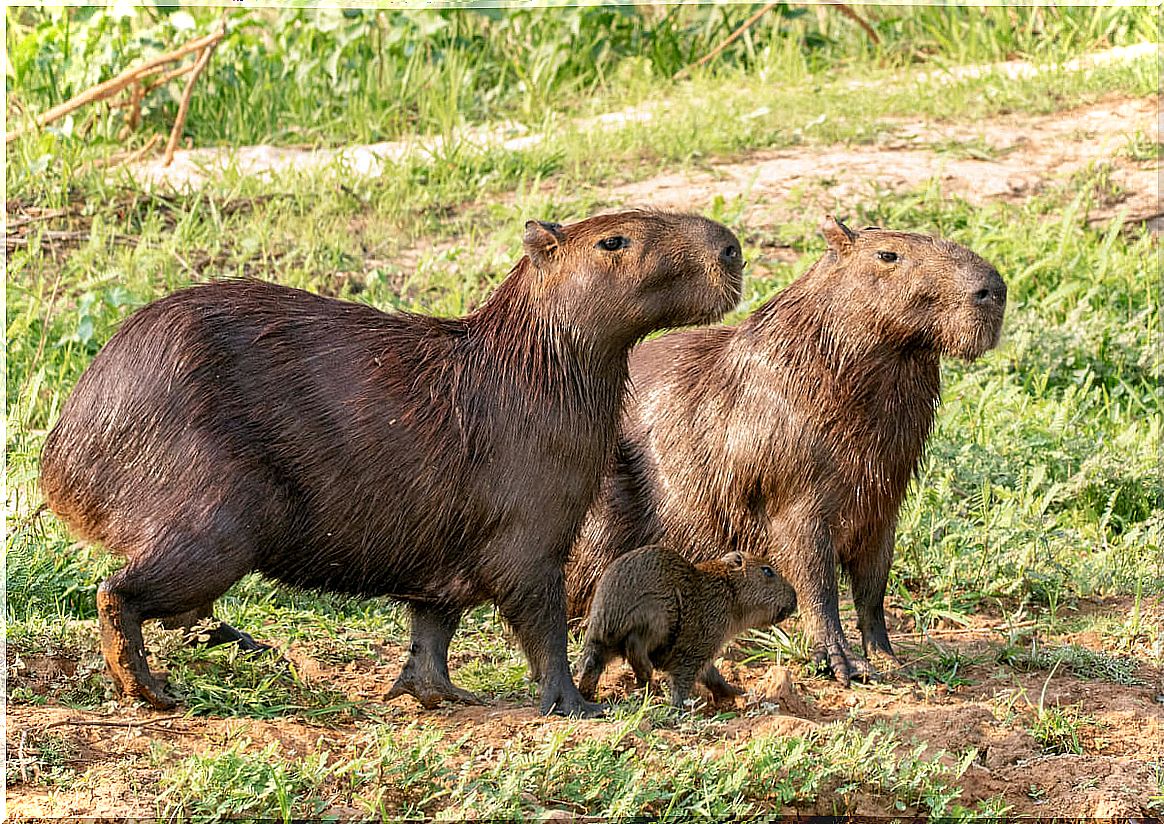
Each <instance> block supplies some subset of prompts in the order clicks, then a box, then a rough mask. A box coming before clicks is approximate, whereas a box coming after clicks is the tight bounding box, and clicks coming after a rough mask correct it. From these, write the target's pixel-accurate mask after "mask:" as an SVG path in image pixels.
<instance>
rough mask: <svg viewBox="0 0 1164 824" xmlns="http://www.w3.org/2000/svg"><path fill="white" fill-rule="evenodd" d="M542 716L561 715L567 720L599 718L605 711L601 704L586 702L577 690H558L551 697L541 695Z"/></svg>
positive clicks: (547, 694)
mask: <svg viewBox="0 0 1164 824" xmlns="http://www.w3.org/2000/svg"><path fill="white" fill-rule="evenodd" d="M541 711H542V715H563V716H566V717H568V718H601V717H602V716H603V715H605V714H606V709H605V708H604V707H603V706H602V705H601V704H596V703H594V702H593V701H587V700H586V699H585V698H583V697H582V694H581V693H580V692H578V691H577V690H560V691H555V694H553V695H551V694H549V693H548V692H547V693H543V695H542V700H541Z"/></svg>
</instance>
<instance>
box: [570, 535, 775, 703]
mask: <svg viewBox="0 0 1164 824" xmlns="http://www.w3.org/2000/svg"><path fill="white" fill-rule="evenodd" d="M794 609H796V593H795V592H794V591H793V589H792V587H791V586H789V584H788V582H787V581H785V580H784V578H783V577H781V576H780V575H779V574H778V573H776V572H775V571H774V570H773V569H772V568H771V567H770V566H768V565H767V563H766V562H765V560H764V559H763V558H760V557H758V556H755V555H741V554H740V553H738V552H732V553H728V554H727V555H725V556H724V557H723V558H716V559H714V560H711V561H704V562H702V563H700V564H698V565H694V564H692V563H691V562H690V561H688V560H687V559H685V558H684V557H683V556H682V555H680V554H679V553H677V552H673V551H671V550H669V549H665V548H663V547H655V546H649V547H642V548H640V549H637V550H635V551H634V552H630V553H627V554H626V555H623V556H621V557H619V558H618V559H617V560H615V561H614V563H612V564H611V565H610V567H609V569H607V570H606V572H605V574H604V575H603V577H602V580H601V581H600V582H599V584H598V588H597V591H596V592H595V595H594V600H593V603H592V605H591V608H590V614H589V616H588V617H587V619H586V642H585V646H584V648H583V650H582V657H581V659H580V663H579V666H578V673H579V674H578V679H579V680H578V687H579V689H580V690H581V692H582V695H583V696H584V697H586V698H588V699H592V698H593V697H594V690H595V687H596V686H597V685H598V678H599V676H601V675H602V671H603V669H605V667H606V665H607V663H608V662H609V661H610V660H611V659H612V658H614V657H615V656H616V655H621V656H622V657H623V658H625V659H626V661H627V662H628V663H629V664H630V665H631V667H632V668H633V669H634V671H635V676H636V677H637V678H638V681H639V686H643V685H645V684H646V683H648V682H649V681H650V678H651V674H652V671H653V670H654V669H660V670H662V671H664V672H666V673H667V674H668V675H669V677H670V687H671V702H672V703H673V704H674V705H675V706H677V707H681V706H683V703H684V701H686V700H687V697H688V695H689V694H690V692H691V688H692V687H693V686H694V685H695V683H696V682H697V681H698V682H699V683H701V684H703V686H705V687H706V688H707V689H708V691H709V692H711V694H712V696H713V697H714V698H715V699H716V700H723V699H727V698H731V697H732V696H735V695H740V694H742V690H740V689H739V688H738V687H735V686H732V685H731V684H729V683H728V682H727V681H725V680H724V679H723V677H722V676H720V674H719V672H718V671H717V670H716V669H715V667H713V666H711V662H712V660H713V659H714V658H715V656H716V653H718V652H719V651H720V650H721V649H722V648H723V646H724V644H726V643H727V642H728V641H730V640H731V639H732V638H734V637H735V636H736V635H738V634H739V633H741V632H743V631H744V630H746V629H751V628H753V627H765V626H769V625H771V624H775V623H777V622H779V621H782V620H784V619H785V618H787V617H788V616H789V615H791V614H792V611H793V610H794Z"/></svg>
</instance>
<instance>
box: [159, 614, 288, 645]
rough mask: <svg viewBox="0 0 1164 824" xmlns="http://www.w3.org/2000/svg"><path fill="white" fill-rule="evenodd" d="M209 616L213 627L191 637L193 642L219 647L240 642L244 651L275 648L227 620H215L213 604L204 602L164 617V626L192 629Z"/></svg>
mask: <svg viewBox="0 0 1164 824" xmlns="http://www.w3.org/2000/svg"><path fill="white" fill-rule="evenodd" d="M207 618H210V619H212V624H213V628H212V629H210V630H209V631H208V632H205V633H199V634H198V635H196V636H194V637H193V638H192V639H191V642H192V643H196V644H202V645H203V646H207V647H217V646H221V645H223V644H238V646H239V649H241V650H242V651H243V652H266V651H267V650H270V649H274V648H273V647H272V646H271V645H270V644H262V643H259V642H258V641H256V640H255V639H254V638H252V637H251V636H250V635H248V634H247V633H245V632H243V631H242V630H238V629H235V628H234V627H232V626H231V625H230V624H228V623H226V621H213V618H214V611H213V604H209V603H208V604H203V605H202V606H200V607H195V608H194V609H191V610H188V611H186V612H183V613H181V614H180V615H170V616H167V617H165V618H162V619H161V620H162V626H163V627H165V628H166V629H185V630H188V629H192V628H193V627H195V626H196V625H197V624H198V622H200V621H203V620H205V619H207Z"/></svg>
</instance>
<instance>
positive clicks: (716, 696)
mask: <svg viewBox="0 0 1164 824" xmlns="http://www.w3.org/2000/svg"><path fill="white" fill-rule="evenodd" d="M704 686H705V687H707V691H708V692H710V693H711V700H712V701H713V702H714V703H716V704H727V703H730V702H732V701H735V700H736V699H737V698H739V697H740V696H741V695H745V694H746V693H747V690H745V689H744V688H743V687H737V686H736V685H735V684H732V683H730V682H728V681H723V682H722V683H719V684H707V683H705V684H704Z"/></svg>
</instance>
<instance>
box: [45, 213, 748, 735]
mask: <svg viewBox="0 0 1164 824" xmlns="http://www.w3.org/2000/svg"><path fill="white" fill-rule="evenodd" d="M611 238H623V239H624V240H625V243H624V242H623V241H617V242H610V239H611ZM603 241H608V243H607V245H614V246H618V247H619V248H617V249H613V250H611V249H606V248H603V247H602V242H603ZM525 250H526V253H527V256H526V257H524V258H522V260H521V261H520V262H519V263H518V264H517V266H516V267H515V268H514V269H513V271H512V272H511V273H510V275H509V277H508V278H507V279H506V280H505V281H504V282H503V283H502V284H501V285H500V286H499V287H498V288H497V289H496V291H495V292H494V293H493V294H492V296H491V297H490V298H489V299H488V300H487V301H486V302H485V303H484V304H483V305H482V306H481V308H480V309H478V310H477V311H475V312H473V313H472V314H470V315H468V316H466V317H463V318H451V319H446V318H432V317H425V316H421V315H416V314H410V313H403V312H402V313H395V314H386V313H384V312H380V311H378V310H376V309H373V308H371V307H369V306H365V305H360V304H356V303H350V302H345V301H339V300H332V299H328V298H323V297H319V296H316V295H312V294H309V293H307V292H302V291H299V290H295V289H289V288H285V287H282V286H276V285H273V284H268V283H261V282H257V281H229V282H218V283H211V284H207V285H201V286H195V287H192V288H189V289H186V290H183V291H180V292H177V293H174V294H172V295H170V296H168V297H165V298H162V299H161V300H158V301H157V302H155V303H153V304H150V305H149V306H146V307H145V308H143V309H142V310H140V311H139V312H137V313H136V314H135V315H133V316H132V317H131V318H130V319H129V320H128V321H126V323H125V324H124V326H123V327H122V328H121V329H120V331H118V332H117V333H116V334H115V335H114V336H113V338H112V339H111V340H110V341H109V343H108V344H107V345H106V346H105V348H104V349H103V350H102V351H101V352H100V353H99V354H98V356H97V357H96V358H95V359H94V361H93V363H92V365H91V366H90V367H89V369H88V370H87V371H86V372H85V373H84V375H82V377H81V379H80V381H79V382H78V384H77V386H76V388H75V390H74V391H73V394H72V396H71V397H70V398H69V400H68V402H67V403H66V404H65V407H64V410H63V412H62V414H61V419H60V421H59V422H58V423H57V425H56V427H55V428H54V429H53V431H52V432H51V433H50V435H49V436H48V438H47V440H46V442H45V447H44V453H43V459H42V464H41V484H42V488H43V491H44V494H45V496H46V499H47V502H48V504H49V506H50V507H51V508H52V509H53V510H54V511H55V512H56V513H57V514H58V515H60V517H61V518H62V519H64V520H65V521H66V522H67V523H68V524H69V526H70V527H71V528H72V529H73V530H74V531H75V532H76V534H78V535H80V536H83V537H84V538H86V539H87V540H90V541H96V542H100V543H102V544H104V545H105V546H106V547H107V548H109V549H110V550H112V551H115V552H118V553H121V554H123V555H125V556H126V557H127V558H128V563H127V564H126V566H125V567H124V568H123V569H121V570H120V571H118V572H117V573H115V574H114V575H112V576H111V577H110V578H109V579H108V580H106V581H105V582H103V583H102V585H101V587H100V591H99V597H98V606H99V618H100V625H101V632H102V645H103V652H104V654H105V657H106V660H107V662H108V663H109V666H110V670H111V673H112V675H113V676H114V679H115V681H116V682H117V683H118V685H119V686H120V687H121V689H123V690H124V691H125V692H126V693H127V694H129V695H131V696H136V697H141V698H145V699H146V700H148V701H150V702H151V703H153V704H155V705H156V706H159V707H164V706H168V705H171V704H172V700H171V699H170V698H168V697H167V696H166V695H165V693H164V692H163V690H162V685H161V684H160V682H158V681H157V679H155V678H154V677H153V676H152V675H151V674H150V672H149V668H148V665H147V663H146V658H145V651H144V647H143V645H142V641H141V622H142V621H143V620H147V619H154V618H157V619H163V620H164V621H166V623H167V624H168V625H176V624H181V623H185V622H189V621H191V620H194V619H197V618H199V617H205V616H209V615H210V612H211V605H212V604H213V602H214V600H215V599H216V598H218V597H219V596H220V595H222V594H223V593H224V592H225V591H226V590H227V588H229V587H230V586H231V585H232V584H233V583H234V582H235V581H237V580H238V579H239V578H240V577H242V576H243V575H245V574H246V573H248V572H250V571H252V570H258V571H259V572H261V573H263V574H264V575H267V576H270V577H271V578H274V579H277V580H279V581H284V582H286V583H289V584H292V585H295V586H300V587H312V588H318V589H324V590H330V591H334V592H342V593H352V594H357V595H365V596H368V595H388V596H392V597H394V598H397V599H399V600H401V601H405V602H407V603H408V604H409V605H410V607H411V615H412V622H413V638H412V646H411V654H410V657H409V660H408V662H407V664H406V665H405V668H404V670H403V672H402V673H401V676H400V679H399V681H398V682H397V684H396V687H395V688H394V691H393V694H399V693H409V694H411V695H414V696H415V697H417V698H418V699H419V700H420V701H421V702H422V703H424V704H425V705H426V706H431V705H433V704H435V703H437V702H439V701H440V700H442V699H452V700H466V701H469V700H474V699H473V697H472V696H471V695H470V694H469V693H466V692H464V691H463V690H459V689H457V688H455V687H454V686H453V685H452V684H451V683H450V682H449V678H448V668H447V662H446V658H447V649H448V642H449V639H450V638H451V637H452V635H453V633H454V632H455V631H456V627H457V624H458V621H459V618H460V615H461V613H462V611H463V610H465V609H467V608H469V607H472V606H474V605H476V604H480V603H482V602H484V601H493V602H494V603H496V604H497V606H498V608H499V610H500V612H501V614H502V616H503V617H504V618H505V619H506V620H507V621H508V622H509V623H510V624H511V625H512V627H513V628H514V630H515V631H516V634H517V636H518V638H519V639H520V641H521V644H522V647H523V649H524V651H525V653H526V655H527V657H528V658H529V661H530V666H531V670H532V674H533V676H534V677H535V679H536V680H538V681H539V682H540V683H541V687H542V696H541V705H542V709H543V711H550V710H553V711H557V712H562V713H593V712H596V711H597V708H596V707H594V706H593V705H589V704H587V703H585V702H584V701H583V700H582V698H581V697H580V696H579V695H578V692H577V690H576V689H575V687H574V684H573V682H572V681H571V679H570V674H569V669H568V664H567V661H566V631H565V601H564V591H563V565H564V563H565V559H566V555H567V552H568V550H569V548H570V545H571V543H572V542H573V540H574V539H575V537H576V534H577V531H578V528H579V526H580V524H581V522H582V519H583V517H584V515H585V512H586V509H587V507H588V506H589V505H590V503H591V501H592V499H593V498H594V495H595V493H596V492H597V490H598V486H599V482H600V478H601V474H602V470H603V468H604V467H605V466H606V464H607V463H608V461H609V456H610V453H611V452H612V450H613V446H614V442H615V435H616V427H617V421H618V415H619V412H620V408H621V405H622V400H623V395H624V386H625V383H626V377H627V352H628V350H629V349H630V347H631V346H632V345H633V344H634V343H635V341H637V340H638V339H639V338H641V337H642V336H643V335H645V334H647V333H648V332H650V331H652V330H655V329H658V328H661V327H668V326H675V325H682V324H688V323H699V322H707V321H709V320H713V319H716V318H718V317H720V316H722V314H723V313H724V312H725V311H727V310H728V309H730V308H731V307H732V306H733V305H734V304H735V303H736V301H737V300H738V298H739V294H740V285H741V271H742V268H743V263H742V259H741V257H740V247H739V243H738V242H737V240H736V238H735V236H734V235H733V234H732V233H731V232H730V231H729V230H727V229H726V228H724V227H723V226H721V225H719V224H716V223H713V222H711V221H708V220H705V219H703V218H700V217H695V216H688V215H674V214H665V213H653V212H629V213H624V214H620V215H607V216H602V217H597V218H593V219H590V220H586V221H582V222H580V223H576V224H573V225H569V226H559V225H557V224H551V223H539V222H535V221H530V222H529V223H528V224H527V227H526V235H525ZM214 640H216V641H223V640H237V641H239V642H240V643H243V644H244V645H246V642H248V641H249V640H250V639H249V638H248V637H247V636H245V634H243V633H238V632H237V631H236V630H233V629H232V628H230V627H227V626H225V625H222V626H221V627H220V628H219V631H218V632H217V633H216V635H215V636H214Z"/></svg>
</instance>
